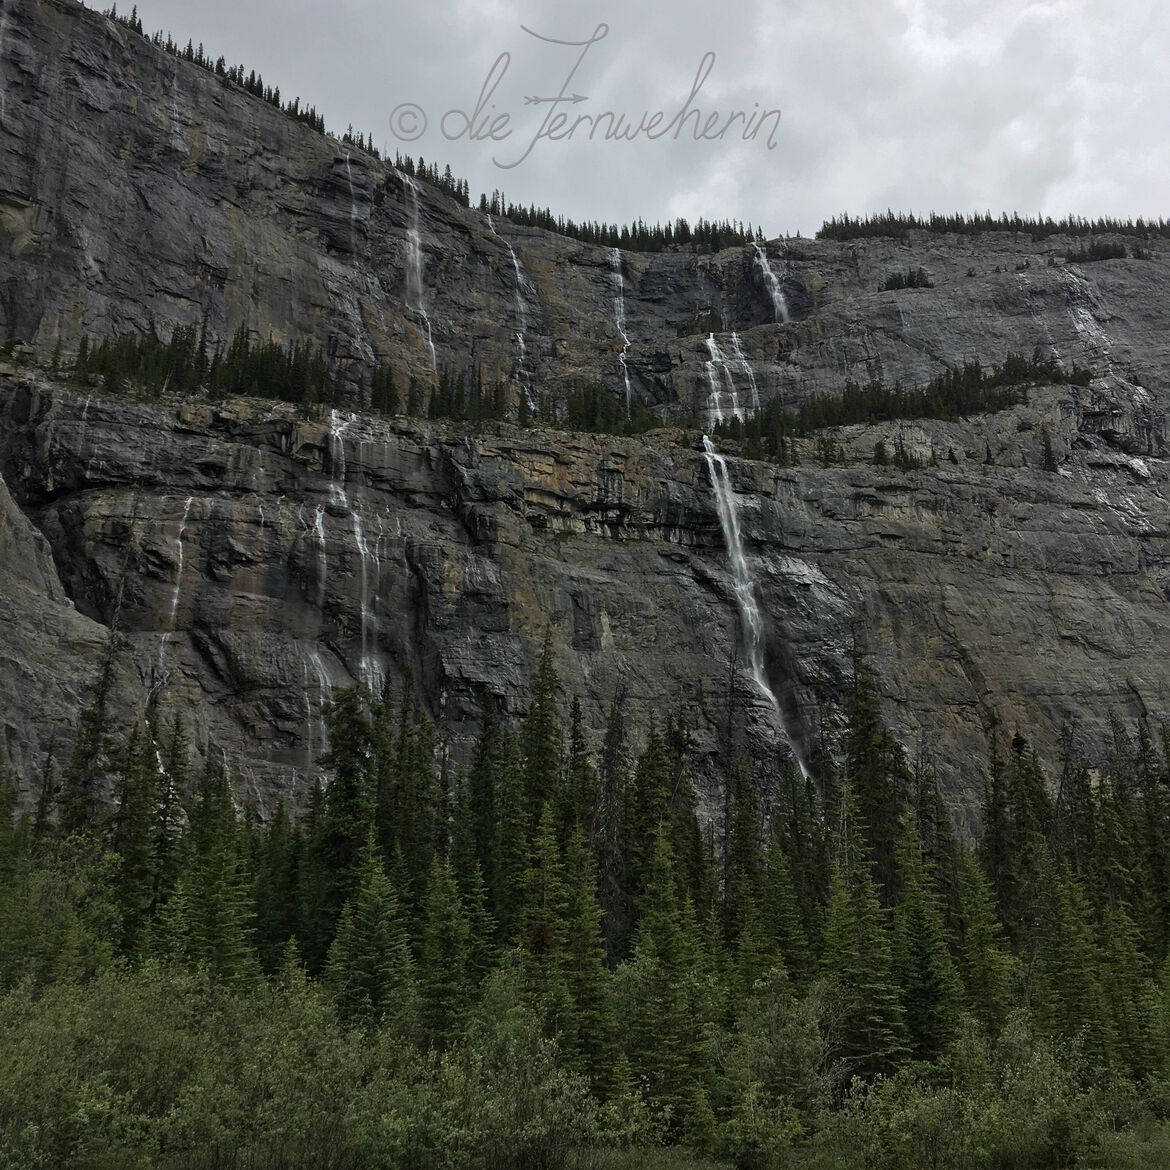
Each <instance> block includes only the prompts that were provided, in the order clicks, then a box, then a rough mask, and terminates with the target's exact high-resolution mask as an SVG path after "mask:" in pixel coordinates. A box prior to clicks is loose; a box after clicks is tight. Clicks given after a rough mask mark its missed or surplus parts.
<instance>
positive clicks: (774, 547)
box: [0, 378, 1170, 814]
mask: <svg viewBox="0 0 1170 1170" xmlns="http://www.w3.org/2000/svg"><path fill="white" fill-rule="evenodd" d="M0 391H2V397H0V402H2V403H3V411H2V413H0V424H2V433H3V434H4V436H5V448H4V458H3V471H4V476H5V479H6V481H8V482H13V483H19V484H20V491H21V509H23V510H21V509H17V508H15V507H14V505H13V504H12V503H11V501H10V498H9V497H7V496H5V497H4V501H3V502H4V507H5V516H6V518H7V523H8V526H9V527H8V528H6V529H5V531H6V533H7V532H11V533H12V534H13V535H12V536H8V537H6V539H8V540H9V541H10V542H12V541H19V542H20V543H19V544H18V545H17V546H14V547H13V553H12V555H11V556H9V555H6V556H5V557H4V558H3V561H2V562H0V563H2V566H3V567H2V568H0V573H2V574H3V576H4V578H5V588H4V589H3V590H2V591H0V592H2V593H3V595H4V597H5V604H6V605H9V606H10V607H13V612H14V613H16V614H17V615H18V618H19V620H18V621H16V622H14V623H6V628H5V631H4V633H3V637H4V638H5V639H6V642H5V645H6V647H7V648H6V650H5V655H6V661H11V662H13V663H17V662H24V663H27V666H24V667H21V669H20V670H19V671H17V670H15V669H5V670H4V671H3V672H0V674H2V677H0V687H3V702H4V709H5V711H6V720H7V724H8V727H7V734H8V737H9V744H10V748H9V750H10V754H13V755H14V759H16V760H17V761H18V762H19V763H20V765H21V769H22V774H24V775H26V776H27V775H28V774H29V772H28V769H29V768H32V767H33V766H34V765H35V762H36V760H37V758H38V752H39V751H43V749H44V747H45V743H46V742H47V739H48V737H50V736H51V735H52V734H54V732H55V733H56V734H58V735H59V736H60V738H61V740H62V741H67V739H68V734H69V728H70V726H71V724H72V723H73V721H74V720H75V717H76V711H77V708H78V705H79V704H80V703H81V702H82V701H83V698H84V693H85V688H86V685H87V678H89V679H91V678H92V675H93V673H94V671H95V670H96V662H97V661H98V656H99V651H100V650H101V649H102V648H103V647H104V645H105V641H106V635H107V631H108V630H109V629H110V628H111V627H114V626H115V625H116V627H117V635H116V639H117V646H118V651H117V661H118V664H119V669H120V674H119V678H120V679H121V680H122V681H121V684H120V691H119V694H120V703H121V714H122V715H123V716H124V717H126V718H129V717H130V715H131V714H132V713H133V712H134V711H135V710H138V709H141V708H142V707H144V706H145V705H147V704H148V703H157V704H159V705H160V706H161V708H162V709H163V710H164V711H169V710H180V711H183V712H185V713H186V714H187V716H188V717H189V718H190V719H192V720H193V722H194V727H195V731H196V738H197V740H198V742H199V743H200V744H201V745H202V746H204V747H205V748H210V747H212V746H214V747H215V748H216V749H217V750H222V751H224V752H225V753H226V754H227V756H228V758H229V760H230V761H231V762H232V764H233V766H234V769H235V771H236V773H237V774H238V775H239V776H240V777H241V780H242V783H243V784H244V786H245V788H246V789H247V791H248V792H249V794H250V795H251V796H252V797H253V798H254V799H256V800H257V801H258V802H259V803H260V804H261V806H262V807H263V806H268V805H270V803H271V801H272V800H273V799H274V798H275V796H276V794H278V793H280V792H288V791H290V790H296V789H300V788H301V787H302V786H303V785H304V784H305V783H306V781H307V778H308V777H309V775H310V771H311V767H312V761H313V756H314V754H315V753H317V752H318V751H319V749H320V746H321V742H322V726H321V711H320V708H321V703H322V702H323V701H324V699H325V698H327V696H328V695H329V693H330V691H331V690H332V689H333V688H334V687H336V686H340V685H344V684H349V683H351V682H354V681H357V680H359V679H362V678H367V679H369V678H371V677H375V678H380V677H382V676H385V677H388V678H389V680H390V681H391V683H392V685H397V684H398V683H399V682H400V681H401V679H402V677H403V674H404V672H405V670H406V669H407V668H408V667H409V668H410V669H411V670H412V671H413V672H414V673H415V675H416V677H417V679H418V680H419V685H420V687H421V690H422V693H423V695H424V697H425V699H426V701H427V703H428V705H429V707H430V709H431V710H432V711H433V712H434V714H435V716H436V717H437V718H438V719H439V721H440V724H441V726H442V728H443V731H444V734H445V737H446V739H447V740H448V742H449V744H450V746H451V749H452V751H453V753H454V754H455V756H456V758H460V757H462V756H463V755H464V753H465V752H466V749H467V747H468V745H469V742H470V738H471V737H472V736H473V735H474V732H475V729H476V724H477V719H478V715H479V712H480V710H481V707H482V703H483V700H484V697H485V695H487V694H488V693H493V694H495V695H498V696H499V697H500V698H502V699H503V700H504V701H505V703H506V704H508V705H509V706H508V709H509V710H510V711H511V713H512V714H515V715H518V714H520V713H522V709H523V704H524V701H525V700H524V696H525V694H526V686H527V680H528V677H529V674H530V672H531V670H532V668H533V666H534V659H535V657H536V655H537V653H538V649H539V645H540V642H541V640H542V639H543V636H544V632H545V630H546V629H549V628H551V630H552V632H553V637H554V644H555V648H556V654H557V665H558V669H559V672H560V674H561V677H562V679H563V682H564V687H565V691H566V697H568V696H572V695H577V696H580V697H581V698H582V700H583V703H584V708H585V711H586V714H587V717H588V719H589V721H590V723H591V724H592V725H593V727H594V728H598V729H599V728H600V726H601V723H602V718H603V710H604V706H605V704H606V703H607V702H608V701H609V699H610V697H611V696H612V695H613V694H614V693H615V692H616V691H617V690H619V689H625V690H626V691H627V693H628V694H629V696H630V706H631V709H632V719H633V721H634V722H635V723H637V722H641V723H642V724H643V726H644V725H645V724H646V723H648V722H649V721H650V719H651V718H652V717H653V716H654V715H658V716H661V714H662V713H663V712H665V711H669V710H681V711H682V712H683V713H684V715H685V717H686V718H687V720H688V721H689V723H690V725H691V726H692V727H693V728H694V729H695V732H696V736H697V740H698V743H699V746H700V749H701V755H702V756H703V758H705V759H707V760H708V761H710V762H711V763H712V764H713V762H714V759H715V755H716V753H717V752H718V744H719V735H720V730H719V724H720V722H721V720H722V712H723V711H724V710H725V709H726V702H727V697H726V692H727V676H728V668H729V664H730V663H731V662H732V660H733V659H734V658H735V657H736V656H737V655H740V656H742V650H737V647H739V646H741V642H742V640H741V636H740V630H739V619H738V616H737V606H736V595H735V581H734V578H733V574H732V572H731V568H730V565H729V562H728V557H727V549H726V547H725V544H724V538H723V534H722V530H721V527H720V523H719V518H718V515H717V510H716V501H715V498H714V495H713V493H712V491H711V484H710V480H709V476H708V470H707V466H706V463H705V460H704V457H703V454H702V452H701V451H700V450H698V449H696V443H695V436H694V434H693V433H691V434H690V435H689V436H687V435H686V434H684V433H683V432H667V431H664V432H660V433H657V434H655V435H651V436H649V437H648V438H645V439H642V440H619V439H611V438H606V437H601V436H569V435H566V434H564V433H557V432H543V431H538V430H518V429H516V428H514V427H510V426H507V425H500V426H498V427H496V428H494V429H493V430H492V431H491V432H490V433H483V434H478V435H474V436H470V435H466V434H460V433H455V432H453V431H451V430H449V429H445V428H443V427H441V426H439V425H437V424H425V423H416V422H413V421H411V420H405V419H403V420H398V421H393V422H374V421H371V420H369V419H362V418H350V417H349V416H334V417H332V418H330V417H329V416H328V415H325V416H324V417H323V418H321V419H319V420H309V421H306V420H305V419H303V418H301V417H299V416H298V414H297V413H296V412H295V411H294V410H293V408H291V407H285V406H276V405H272V404H264V403H257V402H246V401H238V402H230V403H226V404H222V405H220V406H209V405H197V404H187V405H176V406H171V407H164V406H158V407H145V406H135V405H130V404H127V403H125V402H113V401H103V400H100V399H98V398H97V397H96V396H95V397H91V398H90V399H89V400H88V401H86V399H85V398H84V397H83V396H82V395H79V394H77V393H76V392H73V391H69V390H65V389H62V388H61V387H59V386H56V385H52V384H48V383H41V382H38V381H36V380H34V379H25V380H23V381H22V380H18V379H13V378H8V379H5V380H3V381H0ZM1075 423H1076V415H1075V413H1074V412H1073V411H1072V408H1071V404H1070V401H1069V391H1068V389H1067V388H1059V389H1058V388H1051V389H1049V390H1037V391H1035V392H1034V393H1033V395H1032V405H1030V406H1029V407H1027V408H1023V407H1021V408H1018V409H1017V410H1016V411H1014V412H1010V413H1008V414H1006V415H1004V416H994V417H989V418H985V419H980V420H976V421H974V422H971V423H958V424H953V425H942V424H937V425H936V424H930V425H925V424H920V425H915V426H907V425H899V424H887V426H886V428H885V429H884V430H882V429H880V428H878V429H875V428H869V429H862V428H857V429H856V430H855V431H846V432H843V433H841V435H840V441H841V443H842V444H843V446H844V447H845V449H846V458H847V459H848V460H851V461H852V462H853V465H850V466H841V467H837V466H835V467H831V468H821V467H816V466H801V467H795V468H784V469H779V468H774V467H771V466H769V465H766V464H761V463H751V462H746V461H743V460H739V459H736V458H734V457H731V458H728V460H727V473H728V478H729V481H730V484H731V487H732V489H733V491H734V492H735V496H736V502H737V505H738V509H739V517H740V523H741V529H742V536H743V544H744V549H745V553H746V556H747V558H748V561H749V563H750V565H751V567H752V572H753V576H754V578H755V582H756V588H757V590H758V598H759V603H760V608H761V611H762V612H763V614H764V615H765V618H766V629H765V637H764V647H763V668H764V671H765V674H766V678H767V681H768V684H769V686H770V687H771V689H773V690H774V691H775V692H776V694H777V696H778V697H779V699H780V703H781V710H780V711H779V712H778V711H776V710H775V709H773V707H772V705H771V704H770V702H769V701H768V700H767V698H766V696H765V695H764V694H763V693H762V692H761V690H760V688H759V687H757V686H755V685H753V682H752V679H751V677H750V675H749V673H748V671H747V669H746V666H741V669H740V670H739V672H738V676H737V679H736V683H735V690H736V696H737V699H738V700H739V701H740V702H741V703H742V704H743V705H744V707H745V711H746V724H747V736H748V744H749V746H750V748H751V750H752V752H753V754H754V755H755V756H756V757H757V758H758V759H759V760H760V761H761V762H764V763H765V764H775V763H776V762H777V761H778V759H779V758H780V757H781V756H783V755H784V754H785V753H784V749H783V742H784V733H785V726H784V725H785V723H786V724H787V725H788V730H789V731H790V732H792V733H793V734H794V736H795V738H796V740H797V742H798V743H799V742H800V740H801V738H802V737H806V736H807V735H808V734H809V733H810V730H811V729H812V727H813V726H814V724H815V721H816V719H817V717H818V712H817V707H816V702H817V699H816V692H817V689H818V687H820V686H822V685H824V684H827V686H828V689H829V690H830V692H832V691H834V690H837V689H839V688H840V687H841V685H842V684H843V683H844V681H845V680H846V678H847V675H848V670H849V654H850V646H851V639H852V636H853V631H854V630H855V629H860V630H861V631H862V637H863V640H864V641H865V643H866V645H867V647H868V649H869V651H870V652H871V654H872V656H873V660H874V666H875V668H876V671H877V674H878V676H879V677H880V679H881V680H882V687H883V695H884V699H885V700H886V710H887V714H888V716H889V718H890V719H891V721H892V723H893V726H894V727H895V728H896V730H897V732H898V734H899V736H900V737H901V738H902V740H903V742H904V743H905V744H906V745H907V747H908V748H909V749H910V750H911V751H918V750H921V751H923V752H925V754H926V755H927V756H929V757H932V758H934V759H935V760H936V761H937V764H938V767H939V769H940V772H941V775H942V777H943V779H944V782H945V783H946V786H947V790H948V792H949V793H950V794H951V796H952V798H953V799H954V801H955V803H956V806H957V807H958V808H959V810H960V811H961V812H963V813H964V814H969V813H970V812H971V810H972V808H973V806H974V803H975V800H976V797H977V793H978V789H979V785H980V784H981V777H982V766H983V762H984V760H985V757H986V734H987V731H988V730H989V728H990V727H991V726H992V724H993V723H994V722H996V721H998V723H999V724H1000V725H1001V726H1002V727H1006V728H1013V729H1014V728H1016V727H1019V728H1021V729H1023V730H1025V732H1026V733H1027V734H1028V735H1029V736H1030V737H1032V738H1034V740H1035V742H1036V745H1037V747H1038V748H1039V749H1040V751H1041V753H1042V755H1043V756H1044V758H1045V759H1046V760H1048V761H1049V762H1052V763H1055V761H1056V760H1057V758H1058V755H1059V748H1060V739H1061V736H1062V734H1063V733H1064V731H1065V729H1066V727H1069V728H1071V729H1072V730H1073V733H1074V734H1075V735H1076V736H1077V737H1078V739H1079V741H1080V742H1081V744H1082V745H1083V746H1084V747H1085V748H1086V750H1088V751H1089V752H1090V753H1091V754H1092V753H1096V752H1100V751H1103V750H1104V746H1105V744H1106V741H1107V737H1108V724H1109V719H1110V717H1111V716H1113V715H1117V716H1120V717H1122V718H1132V717H1135V716H1137V715H1139V714H1142V713H1147V712H1148V713H1151V714H1155V715H1157V714H1160V713H1161V712H1162V711H1163V710H1164V703H1165V695H1166V692H1167V686H1168V684H1170V667H1168V666H1167V661H1166V656H1165V653H1164V647H1165V646H1166V645H1167V644H1168V643H1167V639H1168V638H1170V605H1168V604H1167V602H1168V598H1170V549H1168V543H1167V541H1168V533H1170V503H1168V497H1167V480H1168V473H1167V468H1166V466H1165V464H1163V463H1162V462H1161V461H1159V460H1154V459H1149V458H1137V457H1132V456H1128V455H1125V454H1124V453H1120V452H1117V451H1113V450H1109V449H1103V448H1101V447H1100V446H1098V443H1099V440H1097V439H1096V437H1095V436H1093V435H1091V434H1081V436H1080V439H1081V443H1082V445H1078V446H1076V447H1074V448H1073V449H1072V451H1071V452H1070V454H1069V455H1068V456H1067V458H1066V459H1065V463H1064V467H1063V469H1062V473H1061V474H1053V473H1047V472H1043V471H1041V470H1039V469H1038V467H1037V466H1036V465H1035V464H1036V462H1038V460H1036V458H1035V456H1036V452H1035V446H1036V443H1037V442H1038V438H1037V435H1038V432H1039V429H1040V427H1041V426H1042V425H1044V426H1048V427H1051V428H1052V432H1053V434H1055V435H1056V436H1057V439H1056V441H1057V442H1058V443H1059V442H1060V439H1061V437H1062V435H1067V436H1068V437H1072V436H1073V435H1074V434H1075V433H1076V432H1074V430H1073V427H1074V426H1075ZM1062 426H1063V427H1064V428H1065V430H1064V431H1063V432H1062V431H1061V430H1060V429H1059V428H1060V427H1062ZM895 431H898V432H899V433H900V437H901V438H902V440H903V442H904V443H907V444H909V445H910V447H911V448H916V447H918V448H920V447H926V446H930V445H932V446H933V448H934V449H935V450H938V451H944V452H949V451H954V452H955V453H956V458H957V459H958V460H959V461H958V462H957V463H951V462H950V459H949V458H945V459H943V460H942V462H941V464H940V466H939V467H937V468H924V469H923V470H921V471H916V472H909V473H903V472H896V471H892V470H891V469H887V468H882V467H875V466H873V465H872V464H871V463H869V462H868V457H869V456H870V455H871V453H872V446H873V443H874V442H875V441H876V439H877V438H879V437H881V436H882V435H883V434H884V436H885V438H886V441H887V442H892V441H893V436H894V432H895ZM1067 444H1068V438H1067V437H1066V438H1065V439H1064V445H1065V446H1067ZM1086 444H1087V445H1086ZM988 445H991V446H992V447H993V450H994V454H995V459H996V462H995V464H994V465H988V464H985V463H984V462H983V461H982V453H983V452H984V450H985V448H986V447H987V446H988ZM968 451H973V452H974V453H975V456H976V457H975V458H968V457H967V452H968ZM863 455H865V456H866V460H864V461H863V459H862V456H863ZM1025 457H1027V458H1028V459H1029V460H1030V461H1032V462H1033V466H1031V467H1025V466H1022V462H1023V459H1024V458H1025ZM41 534H43V535H41ZM50 550H51V557H50ZM10 576H11V578H12V581H13V584H12V586H11V588H10V587H9V586H8V584H7V581H8V578H9V577H10ZM69 599H72V603H73V604H74V605H75V606H76V610H74V609H73V608H72V605H71V603H70V600H69ZM58 624H60V627H61V637H62V643H61V645H60V647H58V646H57V645H56V643H55V637H56V636H57V635H56V634H55V633H54V631H55V630H56V629H57V626H58ZM58 655H60V656H61V664H60V665H61V669H60V670H58V667H57V656H58ZM87 671H88V672H89V673H88V675H87ZM14 742H15V743H16V744H18V750H17V751H16V752H15V753H13V750H12V746H11V745H12V744H13V743H14ZM712 774H714V768H713V767H712ZM707 795H708V797H709V798H712V799H713V796H714V793H713V789H708V792H707Z"/></svg>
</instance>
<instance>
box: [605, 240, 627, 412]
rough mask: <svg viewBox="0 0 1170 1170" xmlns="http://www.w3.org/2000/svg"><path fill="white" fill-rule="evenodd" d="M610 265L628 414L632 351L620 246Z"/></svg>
mask: <svg viewBox="0 0 1170 1170" xmlns="http://www.w3.org/2000/svg"><path fill="white" fill-rule="evenodd" d="M609 266H610V269H611V270H612V272H613V288H614V301H613V315H614V323H615V324H616V325H617V331H618V333H620V334H621V337H622V352H621V354H620V356H619V357H618V361H620V362H621V363H622V381H623V382H625V384H626V414H629V413H630V400H631V391H630V369H629V366H628V365H627V364H626V355H627V354H628V353H629V352H630V339H629V337H628V336H627V335H626V278H625V277H624V276H623V275H622V253H621V249H620V248H614V249H613V251H611V252H610V254H609Z"/></svg>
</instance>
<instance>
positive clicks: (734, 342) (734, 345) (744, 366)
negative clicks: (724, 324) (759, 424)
mask: <svg viewBox="0 0 1170 1170" xmlns="http://www.w3.org/2000/svg"><path fill="white" fill-rule="evenodd" d="M731 352H732V353H734V354H735V360H736V361H737V362H739V368H740V369H741V370H743V372H744V373H745V374H746V375H747V380H748V386H750V387H751V391H752V410H753V411H756V410H759V409H760V388H759V386H757V385H756V375H755V372H754V371H753V370H752V366H751V362H749V361H748V360H747V355H746V354H745V353H744V352H743V346H741V345H740V344H739V334H738V333H733V334H732V335H731Z"/></svg>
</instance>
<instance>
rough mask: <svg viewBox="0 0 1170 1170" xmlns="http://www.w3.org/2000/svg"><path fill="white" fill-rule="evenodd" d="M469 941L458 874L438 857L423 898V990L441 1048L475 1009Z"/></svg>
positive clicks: (425, 1018)
mask: <svg viewBox="0 0 1170 1170" xmlns="http://www.w3.org/2000/svg"><path fill="white" fill-rule="evenodd" d="M470 942H471V930H470V927H469V926H468V924H467V919H466V917H465V916H464V913H463V907H462V905H461V904H460V901H459V891H458V889H457V887H456V885H455V875H454V874H453V873H452V872H451V866H450V864H449V863H448V862H446V861H441V860H439V858H437V857H436V858H435V859H434V860H433V861H432V862H431V868H430V872H429V874H428V880H427V892H426V898H425V900H424V903H423V922H422V935H421V938H420V940H419V954H418V990H419V1017H420V1020H421V1022H422V1026H423V1029H424V1033H425V1035H426V1037H427V1039H428V1040H429V1041H430V1042H431V1043H432V1044H435V1045H437V1046H438V1047H440V1048H443V1047H446V1046H447V1045H448V1044H449V1043H451V1041H453V1040H454V1039H455V1038H456V1037H457V1036H458V1035H459V1033H460V1031H461V1030H462V1028H463V1025H464V1023H465V1022H466V1020H467V1015H468V1012H469V1011H470V1009H471V1001H472V986H471V978H470V975H469V971H468V965H469V959H470Z"/></svg>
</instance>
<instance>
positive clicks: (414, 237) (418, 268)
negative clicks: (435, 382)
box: [399, 172, 439, 374]
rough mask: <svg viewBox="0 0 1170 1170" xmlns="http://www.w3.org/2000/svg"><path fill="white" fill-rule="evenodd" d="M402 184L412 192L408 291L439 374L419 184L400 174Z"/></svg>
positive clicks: (407, 251)
mask: <svg viewBox="0 0 1170 1170" xmlns="http://www.w3.org/2000/svg"><path fill="white" fill-rule="evenodd" d="M399 173H400V174H401V175H402V182H403V183H404V184H405V186H406V189H407V191H409V192H410V226H409V227H408V228H407V229H406V243H407V250H406V255H407V291H408V292H409V294H410V298H411V300H413V301H414V310H415V312H416V313H418V315H419V316H420V317H421V318H422V321H423V325H424V326H425V328H426V331H427V348H428V349H429V350H430V351H431V372H432V373H433V374H437V373H438V372H439V360H438V358H437V357H436V355H435V340H434V337H433V336H432V334H431V319H430V316H429V315H428V314H427V302H426V293H425V291H424V289H423V255H422V231H421V229H420V227H419V223H420V219H419V210H418V184H417V183H416V182H415V181H414V179H413V178H411V176H410V175H407V174H404V173H402V172H399Z"/></svg>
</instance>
